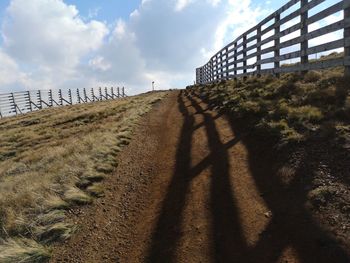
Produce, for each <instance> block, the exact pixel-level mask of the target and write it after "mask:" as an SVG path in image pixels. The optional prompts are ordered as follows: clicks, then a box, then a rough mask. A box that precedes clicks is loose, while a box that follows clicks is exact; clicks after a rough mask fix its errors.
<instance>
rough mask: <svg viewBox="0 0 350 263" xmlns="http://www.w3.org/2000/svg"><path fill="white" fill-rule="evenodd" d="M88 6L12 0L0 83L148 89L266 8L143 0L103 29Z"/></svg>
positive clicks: (199, 59) (178, 82)
mask: <svg viewBox="0 0 350 263" xmlns="http://www.w3.org/2000/svg"><path fill="white" fill-rule="evenodd" d="M92 11H94V10H92ZM95 11H96V12H90V15H91V16H90V18H87V20H86V19H83V18H82V17H81V16H80V15H79V11H78V9H77V8H76V7H75V6H72V5H67V4H65V3H64V1H62V0H31V1H28V0H12V1H11V4H10V5H9V7H8V9H7V11H6V18H5V20H4V21H3V22H2V35H3V39H4V44H3V47H2V50H3V51H2V53H0V59H1V60H3V61H7V62H6V63H2V65H1V66H0V69H2V67H5V68H6V70H8V71H10V73H11V74H8V75H9V76H12V77H7V79H6V80H5V79H4V80H2V79H0V90H1V89H2V85H1V83H5V82H6V83H7V84H9V85H10V84H12V85H21V86H22V87H23V88H38V87H40V88H76V87H79V86H84V87H88V86H90V87H92V86H95V85H101V86H103V85H125V86H126V87H127V88H128V90H129V93H130V90H131V92H132V93H137V92H141V91H144V90H146V89H149V87H150V83H151V82H152V81H156V84H157V87H164V88H170V87H183V86H184V85H187V84H189V83H191V82H192V81H193V78H194V70H195V68H196V67H198V66H200V65H202V64H204V63H205V62H206V61H207V59H208V57H209V56H211V55H213V53H214V52H216V51H218V49H220V48H222V46H223V45H224V44H227V43H228V42H231V41H232V40H233V39H234V38H236V37H237V36H238V35H239V34H241V33H242V32H243V31H244V30H247V29H248V28H250V27H251V26H253V25H255V24H256V23H257V22H258V21H259V20H260V19H262V18H263V17H264V16H266V15H267V13H268V12H269V11H268V10H264V9H261V8H259V7H253V5H252V3H251V1H250V0H241V1H237V0H206V1H201V0H174V1H168V0H142V1H141V3H140V6H139V7H138V8H137V9H135V10H134V11H133V12H132V13H131V14H130V16H129V18H128V19H127V20H121V19H118V18H116V22H115V24H114V26H109V28H110V30H108V27H107V25H106V24H105V23H104V22H100V21H96V20H91V18H92V17H95V15H96V14H97V12H98V10H95ZM0 48H1V47H0ZM1 54H2V57H1ZM4 72H6V71H4ZM3 78H4V77H3ZM1 81H2V82H1Z"/></svg>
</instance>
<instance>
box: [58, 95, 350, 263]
mask: <svg viewBox="0 0 350 263" xmlns="http://www.w3.org/2000/svg"><path fill="white" fill-rule="evenodd" d="M237 130H238V129H236V127H235V125H234V123H232V121H230V120H229V119H228V118H227V117H226V116H224V115H221V114H219V113H217V112H215V111H213V110H210V109H208V106H207V105H206V104H205V103H203V102H201V101H200V100H199V99H198V98H197V97H195V96H192V97H191V96H187V95H186V94H185V92H182V93H179V92H173V93H171V94H170V95H169V96H168V98H167V99H165V100H163V101H162V102H161V103H159V104H157V105H156V106H155V108H154V109H153V110H152V112H151V113H149V114H148V115H147V116H146V117H145V118H144V120H143V122H142V124H141V125H140V126H139V128H138V129H137V132H136V134H135V136H134V137H133V140H132V142H131V143H130V145H129V146H128V147H126V148H125V149H124V151H123V153H122V155H121V156H120V160H119V166H118V169H117V170H116V173H115V175H114V176H113V177H110V178H108V179H107V180H106V181H105V182H104V184H105V187H106V193H105V197H103V198H101V199H98V200H96V202H95V203H94V205H92V206H89V207H84V208H82V209H79V210H75V211H74V213H72V216H71V220H73V221H74V222H76V223H77V224H78V225H79V226H80V228H79V231H78V233H77V234H76V235H75V236H74V237H73V238H72V239H71V240H69V241H67V242H66V243H65V244H63V246H59V247H57V248H55V250H54V255H53V258H52V262H84V263H85V262H86V263H88V262H257V263H258V262H259V263H260V262H261V263H270V262H289V263H290V262H298V263H299V262H300V263H309V262H311V263H312V262H321V263H322V262H324V263H326V262H327V263H328V262H339V263H340V262H344V263H345V262H349V261H348V260H349V258H348V256H347V254H346V253H345V252H344V251H345V250H344V249H342V248H341V247H340V246H339V245H338V243H337V242H336V241H335V240H333V239H332V238H330V237H329V236H328V235H327V233H326V232H325V231H324V230H322V229H321V228H320V227H319V226H318V224H317V223H316V222H314V221H313V219H312V217H311V216H310V215H309V213H308V212H307V210H306V209H305V208H304V203H305V195H304V194H303V193H304V192H303V187H302V185H300V184H302V182H300V181H298V180H297V181H292V182H291V183H290V184H289V185H288V183H287V184H286V183H284V182H282V181H280V179H279V178H278V177H277V176H276V169H277V168H276V167H277V165H276V164H275V162H276V160H278V156H275V155H274V151H273V150H272V149H270V148H269V147H268V146H267V145H268V144H264V143H263V144H260V143H259V142H254V141H252V140H250V139H249V138H248V136H247V133H245V132H237ZM272 164H273V165H272Z"/></svg>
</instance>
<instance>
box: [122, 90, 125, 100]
mask: <svg viewBox="0 0 350 263" xmlns="http://www.w3.org/2000/svg"><path fill="white" fill-rule="evenodd" d="M122 96H123V98H124V97H125V90H124V87H123V88H122Z"/></svg>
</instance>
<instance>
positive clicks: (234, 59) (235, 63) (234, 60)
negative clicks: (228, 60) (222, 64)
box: [233, 42, 237, 80]
mask: <svg viewBox="0 0 350 263" xmlns="http://www.w3.org/2000/svg"><path fill="white" fill-rule="evenodd" d="M234 48H235V52H234V57H233V62H234V64H233V66H234V71H233V74H234V75H235V76H234V79H235V80H237V77H236V76H237V42H235V47H234Z"/></svg>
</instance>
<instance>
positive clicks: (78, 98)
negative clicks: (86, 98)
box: [77, 89, 81, 104]
mask: <svg viewBox="0 0 350 263" xmlns="http://www.w3.org/2000/svg"><path fill="white" fill-rule="evenodd" d="M77 100H78V104H80V103H81V98H80V92H79V89H77Z"/></svg>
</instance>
